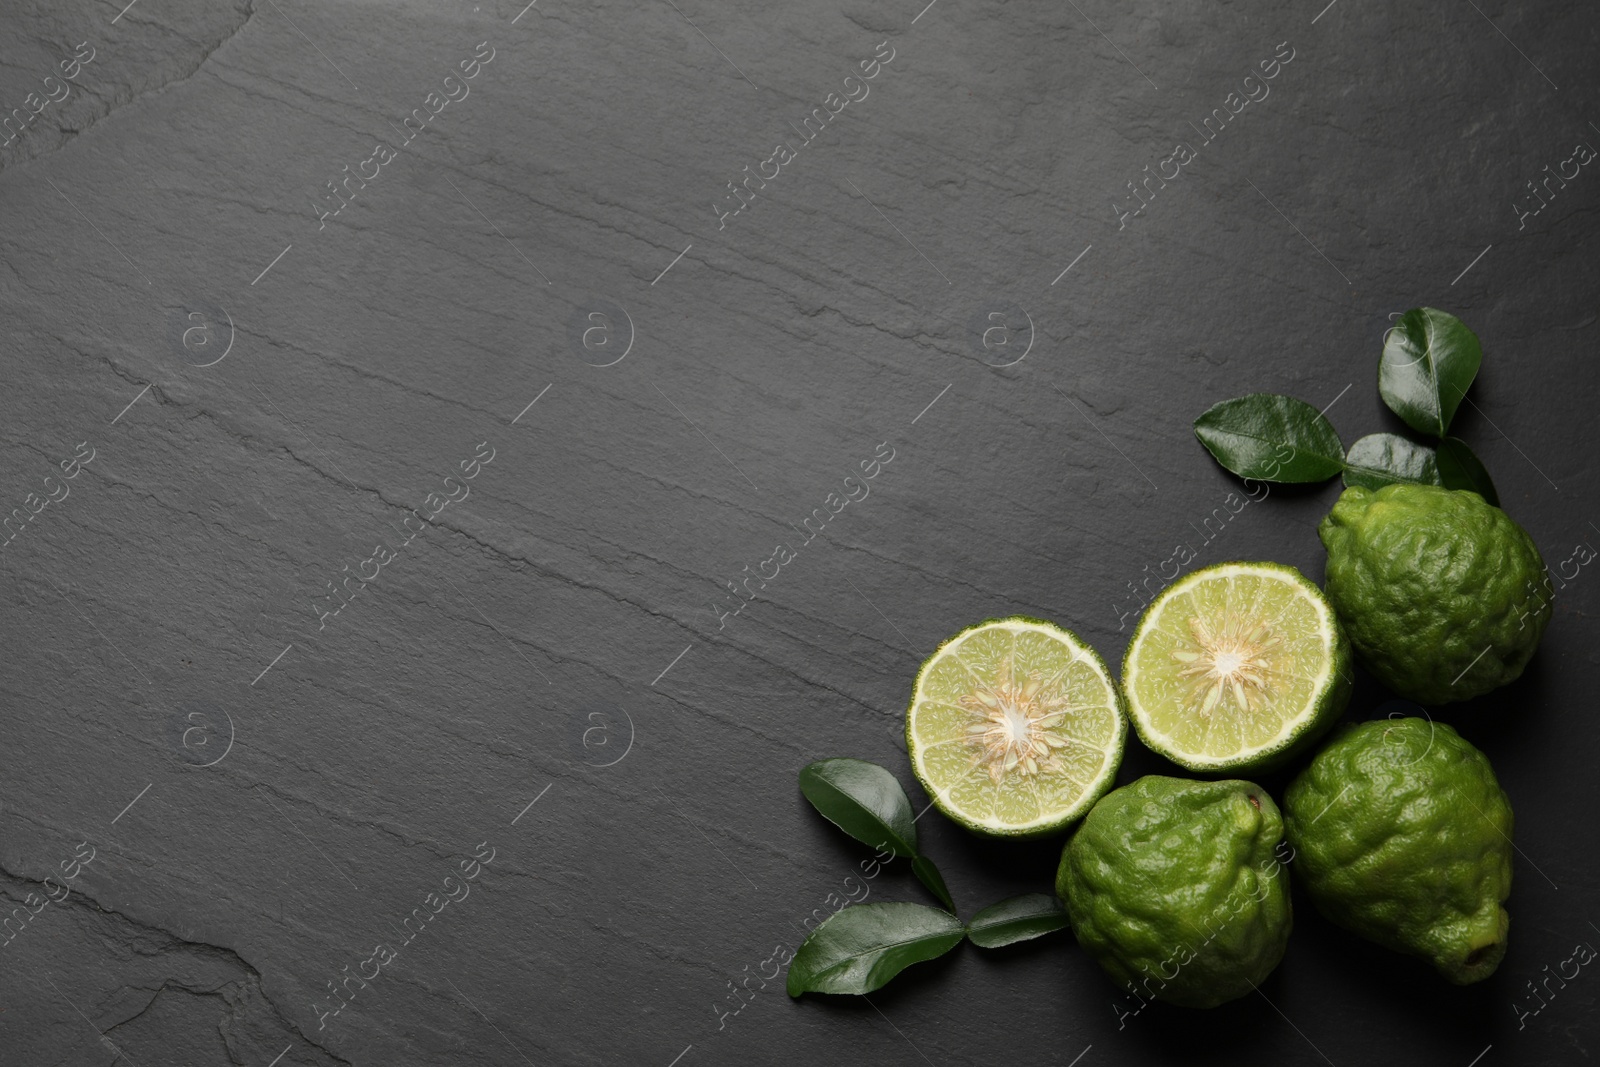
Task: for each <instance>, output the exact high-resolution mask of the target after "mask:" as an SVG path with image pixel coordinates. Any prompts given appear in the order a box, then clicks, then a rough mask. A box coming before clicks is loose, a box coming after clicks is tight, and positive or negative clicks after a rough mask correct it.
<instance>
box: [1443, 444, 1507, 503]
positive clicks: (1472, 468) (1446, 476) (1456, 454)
mask: <svg viewBox="0 0 1600 1067" xmlns="http://www.w3.org/2000/svg"><path fill="white" fill-rule="evenodd" d="M1439 478H1440V480H1441V481H1442V482H1443V484H1444V486H1445V488H1447V489H1470V490H1472V491H1473V492H1474V493H1477V494H1478V495H1479V496H1481V497H1483V499H1485V500H1487V501H1488V502H1489V503H1491V504H1493V505H1494V506H1495V507H1499V506H1500V495H1499V494H1498V493H1496V492H1495V491H1494V482H1492V481H1490V480H1489V472H1488V471H1487V470H1485V469H1484V466H1483V464H1482V463H1481V462H1479V460H1478V457H1477V456H1475V455H1473V453H1472V449H1470V448H1468V447H1467V443H1466V442H1465V441H1463V440H1461V438H1459V437H1446V438H1445V439H1444V440H1443V441H1440V442H1439Z"/></svg>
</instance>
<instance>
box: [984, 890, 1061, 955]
mask: <svg viewBox="0 0 1600 1067" xmlns="http://www.w3.org/2000/svg"><path fill="white" fill-rule="evenodd" d="M1066 928H1067V909H1066V908H1064V907H1062V905H1061V901H1059V900H1057V899H1056V898H1055V897H1054V896H1052V895H1051V894H1049V893H1024V894H1023V895H1022V896H1020V897H1011V898H1010V899H1009V900H1002V901H1000V902H999V903H998V904H990V905H989V906H988V907H987V908H984V909H983V910H982V911H980V912H978V914H976V915H974V916H973V917H972V921H971V922H970V923H968V924H967V936H968V937H969V938H971V939H972V943H973V944H974V945H977V946H979V947H980V948H999V947H1000V946H1002V945H1013V944H1016V943H1017V942H1018V941H1029V940H1032V939H1033V938H1035V937H1042V936H1044V935H1045V934H1051V933H1055V932H1056V931H1057V930H1065V929H1066Z"/></svg>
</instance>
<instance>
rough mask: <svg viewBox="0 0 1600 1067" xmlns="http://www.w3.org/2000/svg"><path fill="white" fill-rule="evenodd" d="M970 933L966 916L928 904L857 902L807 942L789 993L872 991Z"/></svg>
mask: <svg viewBox="0 0 1600 1067" xmlns="http://www.w3.org/2000/svg"><path fill="white" fill-rule="evenodd" d="M966 933H967V928H966V926H964V925H963V924H962V922H961V920H960V919H958V918H956V917H955V916H954V915H951V914H950V913H949V912H948V911H942V910H940V909H939V908H930V907H928V906H927V905H925V904H903V903H892V904H856V905H853V906H851V907H848V908H845V909H843V910H842V911H839V912H836V913H835V914H833V915H832V916H830V917H829V918H828V920H827V921H826V922H824V923H823V924H822V925H821V926H819V927H817V928H816V929H815V930H813V931H812V932H811V936H810V937H807V938H806V939H805V941H803V942H801V944H800V949H799V951H797V952H796V953H795V954H794V959H793V960H792V961H791V962H790V963H789V978H788V990H789V995H790V996H791V997H798V996H799V995H800V994H801V993H870V992H872V991H873V990H874V989H878V988H880V987H882V986H883V984H884V983H885V982H887V981H889V979H891V978H893V977H894V976H895V975H897V974H899V973H900V972H901V971H903V970H905V969H906V968H907V967H909V966H911V965H912V964H913V963H921V962H922V961H924V960H931V959H934V958H936V957H939V956H943V955H944V954H945V953H946V952H949V951H950V950H951V949H953V948H955V947H956V946H957V945H959V944H960V943H961V939H962V938H963V937H965V936H966Z"/></svg>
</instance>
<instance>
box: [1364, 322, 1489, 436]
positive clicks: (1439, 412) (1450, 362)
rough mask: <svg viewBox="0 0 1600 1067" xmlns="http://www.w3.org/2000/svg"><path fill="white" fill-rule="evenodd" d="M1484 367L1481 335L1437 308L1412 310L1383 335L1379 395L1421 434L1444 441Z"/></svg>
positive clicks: (1407, 423) (1379, 367)
mask: <svg viewBox="0 0 1600 1067" xmlns="http://www.w3.org/2000/svg"><path fill="white" fill-rule="evenodd" d="M1482 362H1483V346H1482V345H1480V344H1479V343H1478V335H1477V334H1475V333H1473V332H1472V331H1471V330H1469V329H1467V326H1466V324H1465V323H1463V322H1462V321H1461V320H1460V319H1458V318H1456V317H1455V316H1454V315H1452V314H1450V313H1449V312H1446V311H1439V310H1438V309H1436V308H1412V309H1411V310H1410V311H1408V312H1406V313H1405V314H1404V315H1402V316H1400V321H1399V322H1398V323H1397V324H1396V325H1395V326H1393V327H1391V328H1390V329H1389V331H1388V332H1387V333H1386V334H1384V341H1383V358H1382V360H1381V361H1380V363H1379V364H1378V392H1379V393H1381V394H1383V402H1384V403H1385V404H1388V405H1389V409H1390V410H1391V411H1393V412H1394V413H1395V414H1396V415H1399V416H1400V417H1401V418H1402V419H1404V420H1405V423H1406V425H1407V426H1409V427H1411V428H1412V429H1413V430H1416V431H1417V432H1418V433H1425V434H1429V435H1431V436H1433V437H1444V436H1445V435H1446V434H1448V433H1449V432H1450V420H1451V419H1453V418H1455V414H1456V408H1457V407H1458V406H1460V404H1461V398H1462V397H1464V396H1466V395H1467V389H1468V388H1470V387H1471V385H1472V379H1473V378H1475V377H1477V375H1478V366H1479V365H1480V364H1481V363H1482Z"/></svg>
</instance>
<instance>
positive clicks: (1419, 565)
mask: <svg viewBox="0 0 1600 1067" xmlns="http://www.w3.org/2000/svg"><path fill="white" fill-rule="evenodd" d="M1317 533H1318V535H1319V536H1320V537H1321V538H1322V543H1323V546H1324V547H1326V548H1327V550H1328V576H1327V583H1326V585H1327V593H1328V598H1329V599H1330V600H1332V601H1333V606H1334V609H1335V610H1336V611H1338V613H1339V618H1340V621H1342V622H1343V623H1344V627H1345V630H1346V632H1347V633H1348V634H1349V635H1350V641H1351V643H1352V644H1354V645H1355V648H1356V652H1357V653H1358V654H1359V656H1360V658H1361V661H1362V663H1363V664H1365V665H1366V667H1367V668H1368V669H1369V670H1371V671H1372V673H1373V674H1374V675H1376V676H1377V678H1378V680H1379V681H1381V682H1382V683H1383V684H1384V685H1386V686H1388V687H1389V688H1390V689H1392V690H1394V691H1395V692H1396V693H1398V694H1399V695H1400V696H1403V697H1406V698H1408V699H1411V700H1415V701H1417V702H1419V703H1422V704H1433V705H1438V704H1448V703H1451V702H1454V701H1458V700H1470V699H1472V698H1473V697H1477V696H1482V695H1483V694H1484V693H1487V692H1489V691H1490V690H1492V689H1497V688H1499V687H1500V686H1502V685H1505V684H1506V683H1507V682H1510V681H1512V680H1514V679H1516V678H1517V677H1518V676H1519V675H1521V674H1522V671H1523V668H1524V667H1526V666H1527V664H1528V660H1529V659H1531V658H1532V657H1533V653H1534V650H1535V649H1537V648H1538V647H1539V638H1540V637H1542V636H1543V634H1544V629H1545V626H1546V624H1548V623H1549V621H1550V614H1551V606H1550V605H1551V597H1550V585H1549V578H1548V576H1547V575H1546V574H1545V568H1544V560H1543V559H1542V558H1541V557H1540V555H1539V549H1538V547H1537V546H1535V545H1534V543H1533V539H1532V538H1531V537H1529V536H1528V533H1527V531H1525V530H1524V529H1523V528H1522V527H1521V526H1518V525H1517V524H1516V522H1514V521H1513V520H1512V519H1511V517H1510V516H1508V515H1507V514H1506V513H1505V512H1503V511H1501V510H1500V509H1499V508H1497V507H1494V506H1493V505H1491V504H1487V503H1485V502H1484V500H1483V498H1482V497H1480V496H1479V495H1478V494H1477V493H1472V492H1467V491H1465V490H1455V489H1441V488H1439V487H1438V486H1432V485H1402V484H1396V485H1386V486H1384V487H1383V488H1381V489H1378V490H1371V489H1363V488H1360V487H1353V488H1350V489H1346V490H1345V491H1344V493H1343V494H1341V495H1340V497H1339V500H1338V502H1337V503H1335V504H1334V506H1333V510H1332V511H1331V512H1329V513H1328V516H1327V517H1326V518H1324V519H1323V520H1322V524H1321V525H1320V526H1319V527H1318V528H1317Z"/></svg>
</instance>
